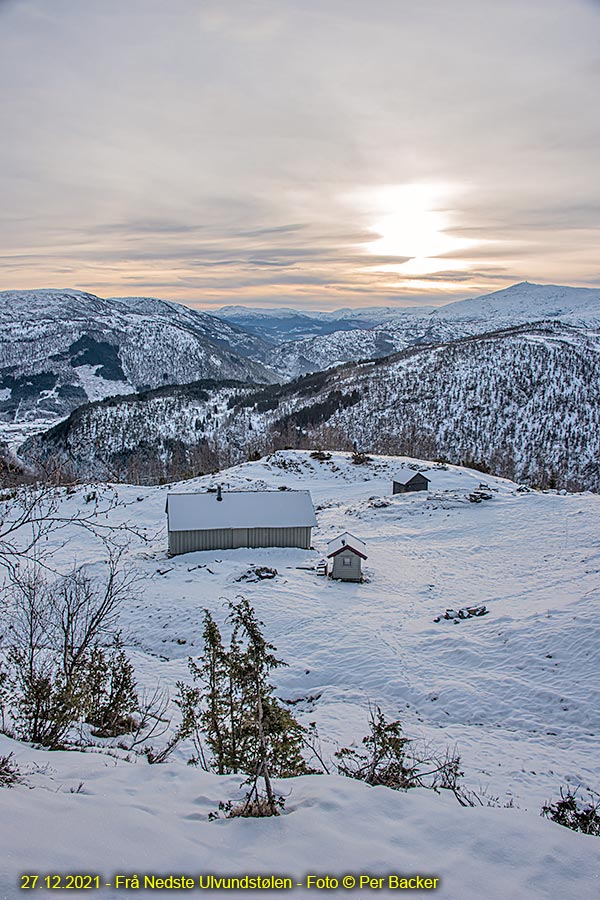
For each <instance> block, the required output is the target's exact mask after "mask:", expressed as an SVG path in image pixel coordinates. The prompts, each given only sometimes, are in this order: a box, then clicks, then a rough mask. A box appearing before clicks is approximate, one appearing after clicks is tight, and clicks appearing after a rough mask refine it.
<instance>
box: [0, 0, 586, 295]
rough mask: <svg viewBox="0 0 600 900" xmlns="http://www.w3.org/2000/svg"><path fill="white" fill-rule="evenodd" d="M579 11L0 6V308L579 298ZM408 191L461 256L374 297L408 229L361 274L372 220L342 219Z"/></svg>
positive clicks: (582, 56)
mask: <svg viewBox="0 0 600 900" xmlns="http://www.w3.org/2000/svg"><path fill="white" fill-rule="evenodd" d="M599 7H600V3H598V2H592V0H572V2H571V3H569V4H566V3H564V0H531V2H530V3H529V4H526V5H523V4H522V3H521V2H518V0H506V2H505V3H503V4H500V5H499V4H497V3H496V2H494V0H456V2H455V3H453V4H432V3H431V2H429V0H425V2H423V3H421V4H411V5H406V4H398V3H397V2H392V0H373V2H372V3H371V4H369V5H365V4H363V3H358V2H357V0H331V2H328V3H326V4H317V3H316V2H313V0H307V2H306V3H303V4H297V3H294V2H292V0H256V2H255V3H254V2H253V3H252V4H248V3H247V2H246V0H231V2H229V3H227V4H223V3H221V2H217V0H206V2H205V3H202V4H198V3H196V2H193V0H172V2H171V3H169V4H165V3H164V2H161V0H129V2H128V3H126V4H123V3H120V2H117V0H86V3H80V2H77V0H54V2H53V4H51V6H49V5H48V4H47V2H46V0H27V2H25V0H12V2H8V0H0V14H1V13H6V15H4V16H3V17H2V25H3V27H2V29H1V30H0V102H1V103H2V108H3V140H2V142H1V144H0V193H1V195H2V197H3V204H2V209H1V210H0V246H1V247H2V250H3V253H4V255H5V257H4V263H5V265H4V266H3V274H2V275H1V276H0V279H1V281H0V287H5V288H9V287H18V286H19V285H20V284H24V283H31V279H32V278H33V280H34V281H36V283H38V284H39V286H44V285H46V284H49V283H52V281H53V280H54V279H55V278H57V277H58V276H59V275H60V274H61V273H62V274H64V273H72V275H73V277H74V278H75V279H76V280H77V282H78V283H79V284H80V285H83V286H84V287H86V286H88V287H90V288H92V287H93V286H94V285H99V284H101V285H102V286H103V290H105V289H106V288H108V290H107V292H108V293H111V294H118V293H120V286H135V285H139V286H140V290H141V289H142V288H143V290H144V292H145V293H147V292H150V293H156V292H158V291H159V290H160V291H164V292H165V293H167V294H173V293H174V294H176V296H177V297H178V298H179V299H184V300H188V301H189V302H194V303H197V302H199V301H200V299H201V298H202V297H204V298H205V302H207V303H213V302H215V301H216V300H217V299H219V298H224V301H223V302H226V300H227V297H228V296H229V297H230V299H231V300H235V301H236V302H237V298H238V297H239V296H242V297H243V298H244V299H246V300H247V301H248V302H251V301H252V300H253V299H254V298H256V299H257V301H258V298H259V297H260V298H262V300H263V301H265V298H266V300H268V302H278V301H282V300H283V298H284V297H285V298H286V302H292V301H293V302H295V303H297V304H300V305H302V304H312V305H313V306H314V304H315V303H319V302H322V303H324V304H331V303H333V302H338V303H339V301H340V299H341V300H342V303H343V302H344V298H347V299H348V302H353V301H354V299H355V298H357V297H359V298H360V300H361V302H373V303H376V304H379V303H381V302H383V301H384V299H385V298H388V297H390V296H392V297H394V296H396V297H398V298H400V297H403V298H404V299H405V300H406V298H407V297H408V298H409V299H412V297H413V294H418V293H419V292H422V293H423V296H427V295H428V293H429V291H431V292H435V296H436V297H437V298H438V299H439V296H440V294H439V292H443V291H444V290H447V291H452V292H455V291H459V292H460V291H464V292H465V293H467V292H473V291H478V290H480V291H481V292H485V291H487V290H488V289H491V288H493V287H494V286H496V285H497V284H498V283H501V282H502V279H503V278H504V277H505V278H506V279H507V281H508V280H509V279H512V278H513V277H514V279H515V280H523V279H525V278H529V279H530V280H548V281H558V282H561V281H563V282H566V281H571V282H574V283H580V284H582V283H589V284H592V283H595V281H594V280H595V279H597V272H598V270H597V263H596V259H597V233H598V229H600V182H599V181H598V178H597V147H598V146H599V145H600V120H599V119H598V116H597V115H596V114H595V110H596V107H597V97H598V96H599V95H600V66H599V65H598V51H597V34H598V15H597V13H598V9H599ZM432 10H434V11H435V14H434V15H432ZM34 123H35V124H34ZM415 184H421V185H437V186H438V187H440V186H441V187H443V186H446V187H448V191H447V193H446V194H444V195H443V196H442V195H440V198H439V202H438V203H437V205H435V207H432V209H430V210H429V213H430V214H433V215H435V214H439V215H442V216H443V217H444V218H445V220H447V224H446V226H445V227H444V229H442V231H441V232H440V233H442V234H447V235H448V236H450V237H452V238H453V239H464V240H466V239H469V241H470V242H471V243H470V244H469V246H468V247H466V248H464V247H463V249H457V250H456V251H454V252H453V253H447V254H444V253H442V252H441V251H438V252H437V253H436V254H434V255H436V256H438V257H441V258H442V259H447V260H448V265H447V271H444V272H437V273H434V274H433V275H428V276H414V275H413V276H410V277H408V276H404V277H402V276H401V275H400V274H397V275H394V276H393V277H392V276H390V273H389V272H387V273H382V272H378V271H376V269H377V267H378V266H383V265H396V266H399V267H401V266H402V265H403V264H404V263H405V262H407V261H408V260H409V259H410V258H411V257H412V256H413V255H414V254H413V253H412V252H410V251H409V250H408V249H407V246H408V244H409V241H408V240H407V236H410V235H411V230H412V232H414V231H415V229H416V225H417V223H416V218H415V216H414V215H413V220H412V221H411V219H410V216H409V215H408V214H407V215H406V218H407V222H406V223H405V224H406V227H403V228H401V229H399V232H400V236H399V237H398V235H397V236H396V237H398V240H394V241H392V242H390V243H389V244H388V246H392V244H393V248H394V250H395V252H394V253H393V254H392V255H385V254H377V255H376V254H372V253H369V252H368V250H369V243H372V242H373V241H374V240H375V239H376V236H377V235H376V233H375V232H374V226H375V225H376V223H377V221H378V216H379V215H380V213H381V210H379V211H378V209H377V208H376V205H375V204H373V205H372V206H371V208H367V206H364V205H363V206H362V207H361V206H360V205H359V204H357V203H353V202H352V199H351V198H352V197H355V196H356V195H357V194H361V195H363V196H372V197H377V196H379V195H380V194H381V191H382V190H384V189H386V188H387V189H388V190H389V191H390V196H391V195H392V194H393V189H394V186H395V187H396V188H402V187H407V186H408V187H410V186H411V185H415ZM450 187H452V190H450ZM442 193H443V192H442ZM397 196H401V192H400V193H397ZM388 212H390V211H389V210H388ZM395 212H396V213H397V214H398V215H401V213H402V210H401V209H399V210H395ZM423 255H424V256H425V257H427V247H426V246H425V249H424V252H423ZM394 278H396V281H395V284H396V285H397V286H396V287H395V288H390V282H391V281H393V280H394ZM406 284H408V285H409V287H408V288H405V285H406ZM152 285H154V286H155V288H156V290H152V287H151V286H152ZM169 285H172V291H169V290H168V288H169ZM390 291H392V293H391V294H390ZM393 291H396V293H393ZM453 296H455V294H453ZM385 302H387V300H385Z"/></svg>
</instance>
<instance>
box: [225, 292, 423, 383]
mask: <svg viewBox="0 0 600 900" xmlns="http://www.w3.org/2000/svg"><path fill="white" fill-rule="evenodd" d="M433 309H434V307H433V306H420V307H405V308H403V307H391V306H370V307H369V306H368V307H359V308H356V309H351V308H350V307H348V308H344V309H336V310H334V311H333V312H322V311H318V310H297V309H287V308H285V307H273V308H271V309H269V308H262V307H249V306H223V307H222V308H221V309H218V310H217V311H216V313H215V315H216V316H219V317H220V318H222V319H226V320H227V321H228V322H235V323H236V324H237V325H240V326H241V327H242V328H245V329H246V330H247V331H250V332H251V333H252V334H256V335H261V336H262V337H267V338H269V339H270V340H273V341H276V342H278V343H279V342H283V341H296V340H304V339H305V338H310V337H312V336H320V335H323V336H326V335H332V334H334V333H335V332H351V331H355V330H358V329H360V330H365V329H369V328H372V327H373V326H375V325H378V324H380V323H382V322H387V321H390V320H392V321H397V320H401V321H405V320H408V319H412V318H414V317H422V316H425V315H427V314H428V313H430V312H432V310H433ZM295 374H298V372H296V373H295Z"/></svg>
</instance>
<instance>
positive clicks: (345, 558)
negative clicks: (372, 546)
mask: <svg viewBox="0 0 600 900" xmlns="http://www.w3.org/2000/svg"><path fill="white" fill-rule="evenodd" d="M366 551H367V546H366V544H365V543H364V542H363V541H361V540H359V538H357V537H355V536H354V535H353V534H350V532H349V531H345V532H344V533H343V534H340V535H339V537H336V538H334V539H333V540H332V541H329V543H328V544H327V559H328V575H329V577H330V578H337V579H338V580H339V581H362V561H363V559H366V558H367V553H366Z"/></svg>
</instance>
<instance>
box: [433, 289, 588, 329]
mask: <svg viewBox="0 0 600 900" xmlns="http://www.w3.org/2000/svg"><path fill="white" fill-rule="evenodd" d="M433 315H434V316H436V317H438V316H439V317H440V318H443V319H451V320H465V319H474V320H477V321H481V320H483V321H486V322H488V323H489V324H490V325H497V324H498V323H503V324H504V323H510V324H516V323H519V322H533V321H536V320H538V319H560V320H561V321H575V320H579V321H586V320H589V319H592V320H594V321H595V322H596V323H597V322H598V320H600V288H576V287H566V286H564V285H557V284H532V283H530V282H528V281H523V282H521V283H520V284H513V285H511V286H510V287H508V288H505V290H502V291H494V293H492V294H484V295H483V296H481V297H473V298H471V299H469V300H458V301H457V302H455V303H448V304H447V305H445V306H442V307H440V308H439V309H438V310H436V311H435V313H434V314H433Z"/></svg>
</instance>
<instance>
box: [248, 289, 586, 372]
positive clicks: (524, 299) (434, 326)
mask: <svg viewBox="0 0 600 900" xmlns="http://www.w3.org/2000/svg"><path fill="white" fill-rule="evenodd" d="M361 312H362V311H361ZM383 313H385V315H384V314H383ZM550 319H551V320H554V321H561V322H564V323H566V324H571V325H578V326H581V327H590V328H595V329H599V328H600V289H592V288H573V287H562V286H558V285H548V284H530V283H528V282H523V283H521V284H515V285H512V286H511V287H509V288H506V289H505V290H502V291H495V292H494V293H492V294H486V295H484V296H481V297H473V298H471V299H468V300H459V301H457V302H455V303H449V304H446V305H445V306H440V307H438V308H437V309H434V310H432V309H427V308H424V309H406V310H397V311H395V314H394V311H393V310H388V309H385V310H379V311H378V310H374V313H373V316H372V319H371V321H367V322H365V320H364V319H363V320H362V321H361V318H360V317H358V316H356V317H353V318H351V321H352V322H353V323H355V327H354V329H353V330H339V331H337V333H336V334H333V335H315V336H312V337H304V338H302V339H298V340H293V341H290V340H288V341H287V342H285V343H283V344H279V345H278V346H276V347H273V348H272V349H271V350H270V351H268V352H267V354H266V355H265V356H264V357H263V359H264V361H265V362H266V363H267V364H268V365H269V366H271V367H272V368H273V369H275V370H276V371H277V372H280V373H281V374H282V375H284V376H286V377H288V378H293V377H294V376H296V375H302V374H305V373H306V372H317V371H320V370H322V369H325V368H327V367H328V366H332V365H337V364H338V363H340V362H345V361H347V360H356V359H361V358H365V359H367V358H369V359H375V358H377V357H380V356H385V355H386V354H388V353H392V352H394V351H399V350H403V349H405V348H406V347H412V346H418V345H420V344H425V343H429V344H438V343H446V342H449V341H455V340H458V339H460V338H463V337H468V336H470V335H475V334H483V333H485V332H487V331H495V330H498V329H499V328H508V327H512V326H515V325H523V324H527V323H532V322H538V321H542V320H550ZM260 325H261V327H262V322H261V323H260ZM256 332H257V333H260V328H257V329H256Z"/></svg>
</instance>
